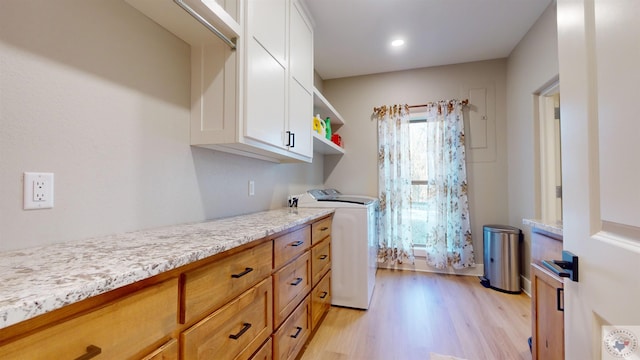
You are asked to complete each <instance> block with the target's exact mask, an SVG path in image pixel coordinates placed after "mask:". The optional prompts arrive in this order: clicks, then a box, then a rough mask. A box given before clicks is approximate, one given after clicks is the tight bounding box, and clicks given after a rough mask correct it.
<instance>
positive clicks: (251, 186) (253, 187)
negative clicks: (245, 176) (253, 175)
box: [249, 180, 256, 196]
mask: <svg viewBox="0 0 640 360" xmlns="http://www.w3.org/2000/svg"><path fill="white" fill-rule="evenodd" d="M255 194H256V183H255V182H254V181H253V180H249V196H253V195H255Z"/></svg>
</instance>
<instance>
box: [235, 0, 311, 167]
mask: <svg viewBox="0 0 640 360" xmlns="http://www.w3.org/2000/svg"><path fill="white" fill-rule="evenodd" d="M245 29H246V35H247V36H246V39H247V40H246V41H247V43H246V44H245V45H246V46H247V48H246V49H247V53H246V58H245V59H246V65H245V66H246V69H247V71H246V73H245V74H246V87H245V107H244V109H245V122H244V126H245V127H244V136H245V138H246V141H248V142H251V143H252V144H253V146H257V147H260V148H264V149H265V150H271V151H274V152H276V153H278V154H279V155H281V156H283V157H285V160H286V158H289V159H294V160H301V161H309V162H310V161H311V159H312V157H313V144H312V142H311V123H312V118H313V115H312V108H313V105H312V93H311V90H310V88H309V85H310V79H312V76H313V32H312V29H311V26H310V25H309V24H308V23H307V21H306V19H305V17H304V15H303V13H302V12H301V11H300V10H299V9H298V7H297V5H295V4H294V2H293V1H292V0H247V19H246V27H245ZM294 71H295V73H294ZM296 74H300V75H299V76H300V78H301V79H302V78H304V81H305V82H306V83H305V84H301V83H298V84H296V79H297V78H296V76H295V75H296Z"/></svg>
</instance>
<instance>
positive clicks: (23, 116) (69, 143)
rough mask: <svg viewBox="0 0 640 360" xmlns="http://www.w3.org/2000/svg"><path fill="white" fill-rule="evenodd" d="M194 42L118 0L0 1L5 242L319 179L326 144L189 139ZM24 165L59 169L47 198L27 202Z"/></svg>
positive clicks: (0, 237) (134, 221) (186, 212)
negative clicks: (251, 150)
mask: <svg viewBox="0 0 640 360" xmlns="http://www.w3.org/2000/svg"><path fill="white" fill-rule="evenodd" d="M189 53H190V52H189V47H188V45H187V44H185V43H184V42H182V41H181V40H179V39H178V38H176V37H174V36H173V35H172V34H170V33H168V32H167V31H166V30H164V29H163V28H161V27H159V26H158V25H157V24H155V23H154V22H152V21H151V20H149V19H148V18H146V17H145V16H144V15H142V14H140V13H139V12H138V11H137V10H135V9H133V8H132V7H130V6H129V5H127V4H126V3H125V2H124V1H113V0H92V1H84V0H56V1H9V2H3V4H2V11H0V199H1V201H0V251H1V250H8V249H17V248H25V247H30V246H35V245H43V244H48V243H54V242H60V241H65V240H77V239H84V238H88V237H93V236H98V235H104V234H112V233H119V232H125V231H132V230H138V229H144V228H150V227H157V226H164V225H170V224H177V223H183V222H191V221H200V220H205V219H209V218H216V217H223V216H230V215H235V214H241V213H248V212H255V211H260V210H266V209H270V208H277V207H281V206H284V205H285V203H286V195H287V194H289V193H299V192H301V191H304V190H306V189H308V188H310V187H317V186H320V185H321V183H322V179H323V174H322V171H323V161H322V157H316V160H315V161H314V164H282V165H279V164H273V163H268V162H263V161H259V160H253V159H248V158H243V157H239V156H235V155H229V154H225V153H220V152H214V151H211V150H206V149H200V148H192V147H190V146H189V108H190V94H189V91H190V90H189V77H190V60H189V56H190V55H189ZM25 171H35V172H53V173H55V207H54V208H53V209H50V210H31V211H25V210H22V173H23V172H25ZM249 179H253V180H255V187H256V195H255V196H254V197H249V196H248V195H247V182H248V180H249Z"/></svg>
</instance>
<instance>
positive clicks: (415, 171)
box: [409, 114, 434, 246]
mask: <svg viewBox="0 0 640 360" xmlns="http://www.w3.org/2000/svg"><path fill="white" fill-rule="evenodd" d="M433 126H434V124H430V123H428V122H427V120H426V118H425V117H424V116H420V114H415V115H412V116H411V120H410V125H409V139H410V144H411V145H410V146H411V235H412V238H413V244H414V245H417V246H424V245H425V239H426V236H427V227H426V223H425V221H424V218H425V217H426V216H427V213H426V212H427V206H426V205H427V201H429V199H430V196H432V195H433V194H430V193H429V180H430V179H429V171H428V162H427V160H428V159H427V143H426V141H427V134H428V132H429V131H430V130H433V129H431V128H432V127H433Z"/></svg>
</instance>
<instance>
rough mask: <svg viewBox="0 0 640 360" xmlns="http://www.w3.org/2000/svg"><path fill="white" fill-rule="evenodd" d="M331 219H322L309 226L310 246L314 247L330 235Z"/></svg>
mask: <svg viewBox="0 0 640 360" xmlns="http://www.w3.org/2000/svg"><path fill="white" fill-rule="evenodd" d="M331 223H332V221H331V218H330V217H328V218H326V219H322V220H320V221H318V222H315V223H313V224H311V245H315V244H317V243H319V242H320V241H322V240H323V239H324V238H326V237H327V236H329V235H331Z"/></svg>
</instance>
